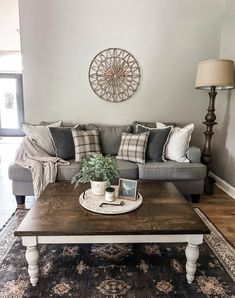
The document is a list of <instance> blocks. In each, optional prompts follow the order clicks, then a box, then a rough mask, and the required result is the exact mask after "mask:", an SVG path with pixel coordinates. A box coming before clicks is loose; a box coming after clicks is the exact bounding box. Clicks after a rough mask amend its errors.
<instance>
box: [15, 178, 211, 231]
mask: <svg viewBox="0 0 235 298" xmlns="http://www.w3.org/2000/svg"><path fill="white" fill-rule="evenodd" d="M89 187H90V185H89V184H80V186H79V187H78V188H76V189H75V188H74V186H73V185H71V184H70V183H69V182H56V183H51V184H49V185H48V186H47V188H46V189H45V191H44V192H43V194H42V196H41V197H40V198H39V199H38V200H37V202H36V203H35V204H34V206H33V207H32V208H31V210H30V211H29V212H28V214H27V215H26V216H25V218H24V220H23V221H22V223H21V224H20V226H19V227H18V229H17V231H16V232H15V235H16V236H63V235H128V234H130V235H150V234H155V235H163V234H167V235H169V234H208V233H210V231H209V229H208V228H207V227H206V225H205V224H204V222H203V221H202V220H201V219H200V217H199V216H198V215H197V214H196V212H195V211H194V210H193V208H192V206H191V205H190V204H189V203H188V202H187V201H186V200H185V199H184V197H183V196H182V195H181V194H180V193H179V192H178V190H177V189H176V188H175V186H174V185H173V184H172V183H170V182H161V181H154V182H149V181H148V182H143V181H139V182H138V191H139V192H140V193H141V194H142V196H143V204H142V206H141V207H140V208H138V209H137V210H135V211H133V212H130V213H126V214H121V215H101V214H96V213H92V212H90V211H87V210H85V209H84V208H83V207H81V206H80V204H79V195H80V194H81V193H82V192H83V191H84V190H86V189H88V188H89Z"/></svg>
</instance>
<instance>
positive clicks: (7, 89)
mask: <svg viewBox="0 0 235 298" xmlns="http://www.w3.org/2000/svg"><path fill="white" fill-rule="evenodd" d="M21 69H22V66H21V54H20V52H2V53H0V136H17V135H23V133H22V131H21V123H22V122H23V121H24V110H23V88H22V74H21Z"/></svg>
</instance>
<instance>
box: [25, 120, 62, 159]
mask: <svg viewBox="0 0 235 298" xmlns="http://www.w3.org/2000/svg"><path fill="white" fill-rule="evenodd" d="M61 124H62V121H57V122H54V123H50V124H49V125H46V126H45V125H34V124H30V123H22V130H23V132H24V133H25V134H26V136H27V137H30V138H32V139H33V140H35V141H36V143H37V145H38V146H39V147H41V148H42V149H43V150H45V151H46V152H47V153H48V154H49V155H51V156H55V147H54V143H53V138H52V136H51V133H50V129H49V127H60V126H61Z"/></svg>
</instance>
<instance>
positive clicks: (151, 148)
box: [136, 124, 172, 162]
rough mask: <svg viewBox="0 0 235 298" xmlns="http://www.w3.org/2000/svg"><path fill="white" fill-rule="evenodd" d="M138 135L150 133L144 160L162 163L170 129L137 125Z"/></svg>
mask: <svg viewBox="0 0 235 298" xmlns="http://www.w3.org/2000/svg"><path fill="white" fill-rule="evenodd" d="M136 129H137V132H138V133H143V132H147V131H148V132H150V134H149V138H148V146H147V150H146V159H147V160H153V161H158V162H159V161H163V160H164V154H165V144H166V143H167V140H168V136H169V133H170V131H171V129H172V127H167V128H160V129H159V128H149V127H146V126H143V125H140V124H138V125H137V126H136Z"/></svg>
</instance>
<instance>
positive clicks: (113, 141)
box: [86, 124, 132, 155]
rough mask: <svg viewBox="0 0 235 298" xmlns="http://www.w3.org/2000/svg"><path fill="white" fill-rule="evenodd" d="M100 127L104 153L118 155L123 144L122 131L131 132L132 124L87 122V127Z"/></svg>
mask: <svg viewBox="0 0 235 298" xmlns="http://www.w3.org/2000/svg"><path fill="white" fill-rule="evenodd" d="M96 128H98V129H99V132H100V141H101V151H102V153H103V154H104V155H107V154H109V155H117V154H118V150H119V147H120V144H121V138H122V133H123V132H126V133H131V132H132V126H131V125H98V124H87V126H86V129H88V130H91V129H96Z"/></svg>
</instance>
